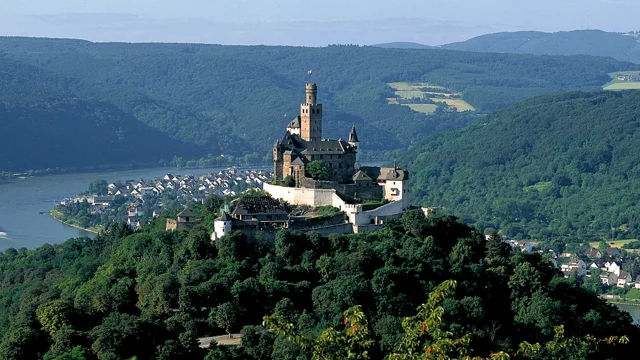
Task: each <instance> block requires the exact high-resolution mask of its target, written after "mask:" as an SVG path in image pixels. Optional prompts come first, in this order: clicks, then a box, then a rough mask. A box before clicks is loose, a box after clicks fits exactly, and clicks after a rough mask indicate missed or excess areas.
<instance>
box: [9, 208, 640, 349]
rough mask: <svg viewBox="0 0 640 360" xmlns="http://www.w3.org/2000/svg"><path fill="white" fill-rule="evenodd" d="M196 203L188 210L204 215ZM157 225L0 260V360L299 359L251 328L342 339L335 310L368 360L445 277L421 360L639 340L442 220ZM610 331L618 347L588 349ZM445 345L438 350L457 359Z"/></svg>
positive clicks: (547, 278) (536, 268) (608, 313)
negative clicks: (330, 225)
mask: <svg viewBox="0 0 640 360" xmlns="http://www.w3.org/2000/svg"><path fill="white" fill-rule="evenodd" d="M212 203H216V202H215V201H213V202H212ZM217 204H218V205H219V202H217ZM207 206H208V205H205V206H204V207H202V206H201V207H193V209H194V211H195V212H196V213H197V214H198V217H204V218H209V217H211V216H213V214H212V213H211V212H210V209H209V208H207ZM214 208H215V206H214ZM163 220H164V218H160V219H157V220H156V221H155V222H154V223H153V224H152V226H148V227H145V228H144V229H142V230H141V231H137V232H136V233H133V234H132V233H131V230H130V229H129V227H128V226H127V225H126V224H111V225H109V226H108V228H107V230H106V231H105V232H104V233H102V234H100V235H98V236H96V237H95V239H88V238H81V239H71V240H68V241H66V242H65V243H64V244H60V245H53V246H52V245H48V244H47V245H44V246H42V247H40V248H38V249H35V250H26V249H20V250H16V249H7V250H6V251H5V252H4V254H0V274H2V275H1V277H0V279H1V280H2V281H0V334H1V335H0V336H1V340H0V358H2V359H4V360H31V359H34V360H35V359H46V360H68V359H72V360H94V359H99V360H104V359H129V358H131V357H133V356H137V359H139V360H151V359H154V360H155V359H162V360H173V359H206V360H217V359H238V360H241V359H242V360H251V359H256V360H257V359H268V358H271V359H310V358H311V355H312V354H311V353H312V351H314V349H313V348H312V347H307V348H301V347H300V346H298V345H297V344H295V343H294V342H292V341H290V340H288V338H287V336H284V335H282V336H278V335H276V333H274V332H269V331H267V329H266V328H264V327H262V326H260V324H261V323H262V321H263V316H265V315H270V318H271V319H273V320H276V319H277V320H278V321H280V322H282V323H287V324H288V323H290V324H293V325H292V326H295V327H296V329H297V331H299V333H301V334H304V336H308V337H311V338H315V337H317V336H318V335H319V334H320V332H321V331H323V330H324V329H326V328H328V327H329V326H331V327H333V328H334V329H336V330H337V331H339V332H344V331H345V330H349V326H347V320H346V319H345V318H344V317H343V312H344V311H345V310H347V309H348V308H350V307H352V306H355V305H360V306H361V309H362V311H363V312H364V315H366V317H367V319H369V324H370V325H369V329H368V330H369V334H368V336H370V337H371V338H372V339H373V340H374V342H373V344H372V346H371V348H370V349H369V351H368V356H369V358H371V359H382V358H384V357H385V355H388V354H389V353H390V352H392V351H398V350H399V349H398V347H396V346H395V344H397V343H398V342H399V341H400V340H401V339H402V338H403V333H404V330H403V327H402V319H403V317H406V316H412V315H415V314H416V308H417V307H418V306H419V305H420V304H423V303H425V302H426V301H427V294H428V293H429V292H430V291H432V290H434V288H435V287H436V286H437V285H438V284H440V283H442V282H444V281H446V280H454V281H457V284H458V285H457V287H456V288H455V290H454V291H452V292H451V294H450V296H446V297H443V298H442V299H440V301H439V302H438V303H437V305H438V309H439V310H436V311H442V318H441V321H440V320H438V324H439V328H434V321H435V320H430V321H429V322H428V324H427V325H426V324H425V323H423V324H422V329H423V330H424V329H425V328H426V326H428V328H429V329H432V330H433V331H431V330H429V331H428V333H426V334H423V335H422V336H420V337H419V338H417V339H419V340H420V341H421V342H424V344H425V350H423V351H424V352H425V353H426V352H427V351H428V350H427V346H429V344H431V343H433V341H434V339H435V338H442V337H443V336H449V337H451V338H452V339H456V338H459V337H462V336H464V337H465V338H467V339H468V340H469V342H470V346H469V355H472V356H482V357H483V358H488V357H489V356H490V354H491V353H497V352H498V351H507V352H508V353H509V354H512V353H515V352H516V351H517V350H518V344H520V343H521V342H522V341H529V342H530V343H532V344H533V343H536V342H543V343H544V342H546V341H550V340H552V339H553V338H554V327H555V326H562V325H564V328H563V330H564V332H565V335H566V336H567V337H577V338H581V339H582V338H584V336H586V335H587V334H589V335H591V336H593V339H594V341H593V342H592V343H589V345H588V346H582V345H580V344H575V345H574V346H570V347H569V348H568V349H564V350H560V349H552V350H558V351H559V352H560V353H561V356H559V357H557V358H561V359H566V360H582V359H603V358H607V359H628V358H632V357H633V356H634V355H633V354H634V353H635V351H636V345H635V344H637V342H638V341H640V336H639V333H638V330H639V329H638V328H637V327H635V326H633V325H632V324H631V317H630V316H629V314H627V313H624V312H622V311H621V310H619V309H617V308H616V307H615V306H613V305H609V304H606V303H605V302H604V300H601V299H599V298H598V297H597V296H596V295H595V294H594V293H592V292H590V291H589V290H586V286H582V285H583V284H582V283H581V281H582V280H577V279H574V278H569V279H565V278H563V277H562V275H561V274H560V273H559V271H558V270H555V269H554V268H553V267H552V266H551V264H550V263H549V262H548V261H547V260H546V259H544V258H543V257H542V256H541V255H540V254H538V253H534V254H527V253H514V252H512V251H511V248H510V247H509V245H507V244H506V243H504V242H503V241H502V239H501V238H500V237H499V236H497V235H496V236H493V237H492V238H491V239H490V240H489V241H485V238H484V236H483V235H482V234H481V233H479V232H478V231H475V230H474V229H472V228H469V227H468V226H466V225H464V224H463V223H461V222H460V221H458V220H457V219H455V218H453V217H446V216H445V217H442V216H432V217H430V218H428V219H425V218H424V215H423V214H422V212H421V211H412V212H409V213H406V214H404V215H403V217H402V219H395V220H392V221H389V222H388V223H387V224H386V226H385V228H383V229H382V230H380V231H377V232H373V233H367V234H358V235H346V236H335V235H333V236H329V237H328V238H324V237H321V236H319V234H318V233H315V232H308V233H298V232H289V231H281V232H279V233H278V234H277V236H276V238H275V243H274V242H273V240H269V238H267V237H264V236H261V234H260V233H258V235H257V236H256V237H255V238H247V237H245V236H244V235H243V234H242V233H240V232H234V233H232V234H229V235H226V236H224V237H222V238H221V239H220V240H217V241H216V242H211V241H210V240H209V233H210V231H211V230H210V229H205V228H203V227H196V228H194V229H192V230H190V231H189V232H187V231H184V230H181V231H172V232H165V231H164V221H163ZM584 281H585V282H588V281H590V280H589V279H587V280H584ZM593 281H595V282H596V283H598V284H599V279H598V278H594V279H593ZM584 285H587V284H584ZM416 326H417V328H418V329H420V324H417V325H416ZM351 330H355V329H353V328H351ZM359 331H360V332H362V331H363V329H362V328H360V329H359ZM227 332H241V333H242V335H243V336H242V343H241V345H240V346H238V347H233V348H226V347H224V346H220V347H217V346H215V344H214V346H213V348H211V349H209V350H203V349H200V348H199V347H198V341H197V339H198V337H201V336H212V335H224V334H225V333H227ZM445 332H451V334H450V335H447V334H446V333H445ZM621 335H625V336H627V337H628V338H629V340H630V344H628V345H623V344H616V345H613V344H612V345H608V344H607V343H606V341H599V339H603V338H605V337H609V336H621ZM325 340H326V342H325V343H326V344H330V342H331V339H330V338H325ZM353 341H354V342H357V341H358V337H354V338H353ZM452 341H453V340H452ZM325 346H326V345H325ZM434 346H435V345H434ZM327 347H328V348H329V350H331V346H327ZM448 349H451V348H450V347H446V346H442V347H439V348H438V349H437V351H438V353H441V352H442V351H444V352H445V353H447V354H448V355H449V356H451V358H459V354H458V353H456V352H454V351H451V350H448ZM333 351H334V352H335V353H339V354H341V353H344V349H340V348H337V349H336V347H335V346H333ZM418 352H421V351H420V350H418ZM207 353H208V354H207ZM327 358H341V359H342V358H346V356H333V357H327ZM427 358H429V357H427ZM524 358H525V357H524V356H522V357H516V356H514V357H513V358H512V359H524ZM526 358H527V359H548V358H550V357H548V356H528V357H526Z"/></svg>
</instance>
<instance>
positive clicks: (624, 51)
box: [441, 30, 640, 64]
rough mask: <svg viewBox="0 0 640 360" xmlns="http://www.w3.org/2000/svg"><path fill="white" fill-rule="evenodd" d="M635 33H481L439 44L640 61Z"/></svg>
mask: <svg viewBox="0 0 640 360" xmlns="http://www.w3.org/2000/svg"><path fill="white" fill-rule="evenodd" d="M636 36H637V34H633V35H630V34H621V33H613V32H605V31H601V30H574V31H560V32H555V33H545V32H540V31H517V32H501V33H495V34H487V35H481V36H477V37H474V38H472V39H469V40H467V41H462V42H458V43H453V44H447V45H442V46H441V48H443V49H451V50H463V51H481V52H492V53H513V54H539V55H540V54H547V55H577V54H584V55H593V56H610V57H612V58H614V59H618V60H621V61H631V62H634V63H636V64H638V63H640V42H638V38H637V37H636Z"/></svg>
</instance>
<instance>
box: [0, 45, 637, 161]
mask: <svg viewBox="0 0 640 360" xmlns="http://www.w3.org/2000/svg"><path fill="white" fill-rule="evenodd" d="M0 58H3V61H2V63H0V66H2V68H0V73H2V74H4V75H3V78H4V77H9V78H10V79H12V81H11V84H10V86H7V87H4V88H3V89H2V93H3V95H2V96H3V98H2V102H4V103H5V104H6V106H12V107H16V106H27V103H28V105H29V106H32V104H34V103H42V104H44V106H48V104H49V103H60V102H64V101H67V100H60V99H61V98H62V99H75V100H82V101H89V102H92V101H99V102H101V103H105V104H110V105H111V106H113V107H115V108H117V109H119V111H121V112H122V113H123V114H124V115H121V116H120V117H119V119H120V120H121V121H123V122H124V123H131V122H134V120H137V121H139V122H142V123H144V124H145V125H147V126H150V127H152V128H154V129H156V130H159V131H160V132H162V133H164V134H166V135H168V136H170V137H172V138H173V139H176V140H179V141H183V142H187V143H189V144H193V145H195V146H197V147H198V148H199V150H198V151H199V154H197V155H194V156H193V157H194V158H195V157H198V156H206V155H207V154H208V153H212V154H213V155H214V156H217V155H219V154H232V155H242V154H247V153H252V152H258V153H259V154H261V155H262V154H265V155H266V154H268V153H269V151H270V146H271V144H273V142H274V141H275V139H277V138H279V137H280V136H282V132H283V130H284V127H285V125H286V123H287V122H288V121H289V120H290V119H291V118H293V116H294V115H295V114H297V113H298V111H299V106H298V104H299V103H300V102H302V101H303V100H304V99H303V96H304V95H303V94H304V93H303V91H304V83H305V82H306V81H314V82H317V83H318V84H319V99H320V101H321V102H322V103H324V104H325V109H326V112H325V126H324V129H325V130H326V131H325V134H326V136H327V137H332V138H339V137H343V138H344V137H346V136H347V132H348V130H349V128H350V126H351V124H355V125H356V126H357V128H358V132H359V135H360V138H361V141H362V144H361V145H362V148H363V149H365V150H369V151H370V152H372V151H374V152H377V153H378V154H384V153H385V152H387V151H390V150H394V149H402V148H405V147H406V146H408V145H409V144H411V143H413V142H415V141H418V140H419V139H421V138H422V137H423V136H425V135H429V134H432V133H435V132H439V131H443V130H448V129H452V128H456V127H460V126H464V125H466V124H468V123H469V122H472V121H474V120H475V119H476V118H477V117H476V115H475V114H471V113H462V114H455V113H450V112H447V111H440V112H436V113H435V114H433V115H429V116H428V117H427V115H424V114H420V113H417V112H414V111H412V110H410V109H409V108H407V107H405V106H393V105H388V104H387V101H386V98H388V97H392V96H393V90H392V89H391V88H390V87H388V86H387V85H386V83H388V82H403V81H404V82H412V81H419V82H427V83H430V84H431V83H432V84H435V85H440V86H444V87H446V88H448V89H450V90H451V91H456V92H461V93H462V96H463V98H464V100H466V101H467V102H468V103H470V104H471V105H472V106H474V107H475V108H476V109H478V113H484V112H489V111H493V110H495V109H499V108H503V107H505V106H508V105H510V104H513V103H515V102H518V101H521V100H524V99H527V98H530V97H532V96H535V95H539V94H544V93H550V92H557V91H566V90H577V89H581V90H595V89H598V88H599V87H601V86H602V85H603V84H605V83H607V82H608V81H609V80H610V79H609V76H608V75H607V73H610V72H614V71H623V70H633V69H635V67H636V65H633V64H630V63H621V62H618V61H615V60H613V59H606V58H595V57H587V56H575V57H552V56H531V55H508V54H480V53H471V52H459V51H447V50H429V49H425V50H411V49H382V48H376V47H357V46H330V47H325V48H303V47H274V46H271V47H269V46H221V45H195V44H122V43H91V42H87V41H80V40H56V39H36V38H0ZM9 61H12V62H9ZM16 63H17V64H20V65H22V66H29V67H28V68H26V67H25V68H23V70H19V71H15V70H14V69H13V68H15V67H16V66H17V65H16ZM309 69H312V70H313V75H312V76H311V77H309V76H308V75H307V70H309ZM8 74H11V75H8ZM21 94H24V95H21ZM16 104H19V105H16ZM15 121H17V122H20V120H15ZM25 126H26V127H25V128H22V127H12V128H11V129H9V132H8V133H5V135H6V136H13V134H14V133H16V132H18V131H20V132H21V133H23V134H30V132H31V131H32V130H31V129H32V128H30V127H28V126H27V125H25ZM61 132H63V133H69V132H71V129H70V128H68V127H67V128H64V129H62V130H61ZM78 135H80V136H82V135H85V134H82V133H80V134H78ZM27 136H28V135H27ZM139 136H140V137H144V136H145V133H144V132H143V133H140V134H139ZM156 143H157V145H156V146H155V147H153V148H149V147H138V148H136V154H137V156H141V157H155V158H156V160H159V159H160V158H164V155H163V156H162V157H161V156H158V155H159V154H157V151H159V149H161V148H163V147H164V148H167V152H175V154H176V155H180V156H183V157H189V154H190V153H188V152H184V151H183V152H180V151H179V150H177V149H169V148H168V147H167V146H166V145H165V143H166V142H162V141H159V140H158V141H156ZM51 144H52V143H51V142H45V143H44V144H43V146H44V145H47V146H49V145H51ZM46 148H47V147H46V146H45V147H43V149H46ZM96 150H98V149H96ZM101 150H106V149H101ZM16 151H18V150H17V149H16ZM24 151H29V149H25V150H24ZM143 153H145V155H142V154H143ZM149 153H150V154H149ZM39 154H41V153H39ZM45 154H48V153H45ZM47 156H48V155H45V158H46V157H47ZM115 158H116V157H115V154H114V159H115ZM117 159H118V161H123V162H128V161H130V157H127V158H126V159H122V158H120V157H117ZM43 160H45V159H43ZM66 160H67V161H68V162H69V163H68V164H66V165H67V166H73V165H74V163H73V161H74V160H73V158H66ZM109 160H110V161H113V159H109ZM165 160H169V159H166V158H165ZM49 163H52V162H48V164H49ZM5 166H9V165H5ZM56 166H64V165H58V164H57V163H56ZM16 167H17V168H32V167H34V165H33V164H30V163H26V164H25V163H20V164H16V163H13V162H12V163H11V168H12V169H16Z"/></svg>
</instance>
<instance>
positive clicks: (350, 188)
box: [296, 177, 384, 201]
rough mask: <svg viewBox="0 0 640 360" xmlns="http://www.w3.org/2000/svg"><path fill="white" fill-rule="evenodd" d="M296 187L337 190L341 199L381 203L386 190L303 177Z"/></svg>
mask: <svg viewBox="0 0 640 360" xmlns="http://www.w3.org/2000/svg"><path fill="white" fill-rule="evenodd" d="M296 186H298V187H301V188H305V189H324V190H335V191H336V192H337V193H338V195H340V197H342V198H343V199H346V200H350V201H351V200H355V199H359V200H364V201H368V200H371V201H380V200H382V199H383V196H384V188H383V187H381V186H377V185H376V184H374V183H371V184H369V183H366V184H340V183H337V182H335V181H321V180H313V179H311V178H308V177H303V178H301V179H300V183H298V184H296Z"/></svg>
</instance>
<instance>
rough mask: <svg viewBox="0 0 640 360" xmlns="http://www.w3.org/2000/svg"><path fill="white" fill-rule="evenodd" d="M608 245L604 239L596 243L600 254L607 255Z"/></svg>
mask: <svg viewBox="0 0 640 360" xmlns="http://www.w3.org/2000/svg"><path fill="white" fill-rule="evenodd" d="M608 247H609V246H608V245H607V243H606V242H604V241H600V242H599V243H598V250H600V252H601V253H602V256H607V248H608Z"/></svg>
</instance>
